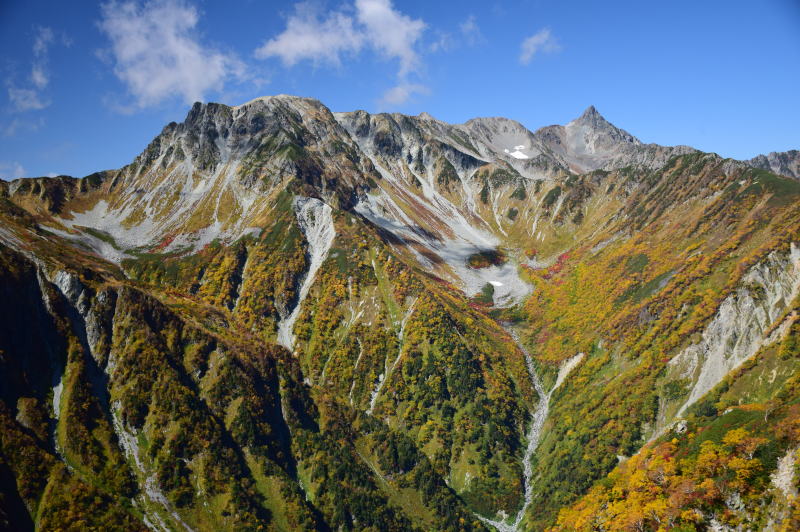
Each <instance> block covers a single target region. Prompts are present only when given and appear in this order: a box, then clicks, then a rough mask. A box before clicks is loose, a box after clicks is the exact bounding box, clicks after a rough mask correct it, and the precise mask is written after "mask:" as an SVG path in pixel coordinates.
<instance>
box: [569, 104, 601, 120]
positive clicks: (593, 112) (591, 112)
mask: <svg viewBox="0 0 800 532" xmlns="http://www.w3.org/2000/svg"><path fill="white" fill-rule="evenodd" d="M600 120H602V121H605V122H608V120H606V119H605V117H604V116H603V115H601V114H600V112H599V111H598V110H597V108H596V107H595V106H594V105H590V106H589V107H587V108H586V110H585V111H583V114H582V115H581V116H579V117H578V118H576V119H575V121H576V122H596V121H600Z"/></svg>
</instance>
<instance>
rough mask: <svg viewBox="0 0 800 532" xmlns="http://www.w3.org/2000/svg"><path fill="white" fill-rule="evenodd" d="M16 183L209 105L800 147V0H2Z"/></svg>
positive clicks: (9, 145)
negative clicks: (306, 106)
mask: <svg viewBox="0 0 800 532" xmlns="http://www.w3.org/2000/svg"><path fill="white" fill-rule="evenodd" d="M0 51H1V53H0V80H2V83H3V85H2V86H0V177H3V178H6V179H8V178H12V177H21V176H39V175H50V174H67V175H75V176H83V175H86V174H89V173H91V172H93V171H96V170H101V169H108V168H117V167H120V166H122V165H124V164H127V163H128V162H130V161H131V160H132V159H133V157H135V156H136V155H137V154H138V153H139V152H141V151H142V149H143V148H144V147H145V146H146V145H147V143H148V142H149V141H150V140H151V139H152V138H153V137H154V136H155V135H156V134H158V132H159V131H160V130H161V128H162V127H163V126H164V125H165V124H166V123H168V122H170V121H172V120H175V121H180V120H182V119H183V118H184V117H185V115H186V113H187V111H188V109H189V107H190V105H191V103H192V102H193V101H195V100H202V101H218V102H223V103H226V104H231V105H235V104H239V103H242V102H245V101H247V100H249V99H252V98H254V97H257V96H261V95H265V94H279V93H289V94H298V95H303V96H311V97H315V98H318V99H320V100H321V101H322V102H323V103H325V104H326V105H327V106H328V107H330V108H331V109H332V110H334V111H348V110H354V109H366V110H368V111H371V112H379V111H399V112H404V113H408V114H418V113H420V112H422V111H427V112H428V113H430V114H432V115H433V116H435V117H437V118H439V119H442V120H445V121H448V122H463V121H465V120H468V119H469V118H472V117H476V116H506V117H509V118H514V119H516V120H519V121H520V122H522V123H523V124H524V125H526V126H527V127H528V128H530V129H536V128H538V127H541V126H544V125H549V124H554V123H561V124H563V123H566V122H568V121H569V120H571V119H573V118H575V117H576V116H578V115H579V114H580V113H581V112H582V111H583V110H584V109H585V108H586V107H587V106H589V105H595V106H596V107H597V108H598V110H599V111H600V112H601V113H602V114H603V115H604V116H605V117H606V118H607V119H609V120H610V121H611V122H613V123H614V124H616V125H617V126H619V127H621V128H623V129H626V130H628V131H629V132H631V133H632V134H634V135H636V136H637V137H639V138H640V139H642V140H643V141H645V142H658V143H660V144H667V145H672V144H689V145H691V146H694V147H697V148H699V149H702V150H706V151H713V152H717V153H719V154H721V155H723V156H728V157H736V158H749V157H752V156H754V155H756V154H759V153H765V152H769V151H783V150H787V149H793V148H794V149H796V148H800V105H799V104H800V98H798V95H799V94H800V2H798V1H797V0H763V1H760V2H751V1H747V2H745V1H735V0H728V1H703V2H696V1H694V2H688V1H687V2H684V1H672V2H633V1H632V2H588V1H586V2H576V1H572V2H570V1H561V2H552V1H550V2H541V1H535V0H532V1H522V2H492V1H491V0H488V1H487V0H484V1H472V0H466V1H461V2H452V3H450V2H430V1H407V2H406V1H401V0H394V1H390V0H347V1H344V2H339V1H327V2H325V1H312V2H270V1H257V0H230V1H227V2H212V1H210V0H205V1H204V0H158V1H141V0H132V1H109V2H99V3H95V4H92V3H90V2H64V1H43V0H25V1H21V0H4V1H2V2H0Z"/></svg>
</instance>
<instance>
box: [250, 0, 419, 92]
mask: <svg viewBox="0 0 800 532" xmlns="http://www.w3.org/2000/svg"><path fill="white" fill-rule="evenodd" d="M425 27H426V25H425V22H423V21H422V20H420V19H412V18H411V17H409V16H407V15H404V14H403V13H401V12H400V11H398V10H396V9H395V8H394V7H393V5H392V2H391V0H355V3H354V4H353V5H352V6H347V9H346V10H340V11H332V12H329V13H327V14H326V15H324V16H322V15H321V14H320V13H319V12H318V10H316V9H315V7H314V6H313V5H312V4H310V3H307V2H302V3H299V4H297V5H296V6H295V12H294V14H292V15H291V16H290V17H289V20H288V21H287V23H286V29H285V30H284V31H283V32H282V33H281V34H279V35H278V36H276V37H274V38H272V39H270V40H268V41H267V42H265V43H264V44H263V45H262V46H261V47H259V48H258V49H256V51H255V54H256V57H259V58H262V59H263V58H267V57H277V58H279V59H280V60H281V61H282V62H283V63H284V64H285V65H287V66H291V65H294V64H296V63H298V62H300V61H303V60H309V61H311V62H313V63H315V64H317V63H329V64H332V65H335V66H338V65H339V64H341V58H342V56H343V55H345V54H354V53H358V52H360V51H362V50H363V49H370V50H373V51H375V52H377V53H379V54H381V55H382V56H384V57H385V58H386V59H389V60H397V61H398V63H399V67H398V76H399V77H400V78H405V76H407V75H408V74H409V73H411V72H414V71H416V70H417V69H418V68H419V66H420V59H419V55H418V53H417V51H416V47H417V44H418V41H419V40H420V38H421V37H422V33H423V31H424V30H425Z"/></svg>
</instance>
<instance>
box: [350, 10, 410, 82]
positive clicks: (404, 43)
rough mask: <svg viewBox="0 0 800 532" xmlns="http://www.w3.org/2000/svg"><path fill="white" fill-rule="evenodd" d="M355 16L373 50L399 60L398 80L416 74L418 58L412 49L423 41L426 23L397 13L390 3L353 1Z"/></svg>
mask: <svg viewBox="0 0 800 532" xmlns="http://www.w3.org/2000/svg"><path fill="white" fill-rule="evenodd" d="M356 13H357V16H358V20H359V22H361V24H363V25H364V27H365V29H366V35H367V38H368V39H369V41H370V43H371V44H372V46H374V47H375V48H376V49H377V50H380V51H381V52H382V53H383V54H384V55H385V56H387V57H389V58H392V59H394V58H397V59H399V60H400V72H399V75H400V76H401V77H402V76H405V75H406V74H408V73H409V72H411V71H413V70H416V68H417V67H418V65H419V56H418V55H417V52H416V51H415V50H414V46H415V45H416V43H417V41H418V40H419V39H420V37H422V32H423V31H424V30H425V22H423V21H422V20H419V19H417V20H415V19H412V18H410V17H408V16H406V15H403V14H402V13H400V12H399V11H396V10H395V9H393V8H392V2H391V1H390V0H356Z"/></svg>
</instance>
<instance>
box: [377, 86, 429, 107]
mask: <svg viewBox="0 0 800 532" xmlns="http://www.w3.org/2000/svg"><path fill="white" fill-rule="evenodd" d="M429 92H430V90H429V89H428V87H425V86H424V85H417V84H413V83H404V84H400V85H397V86H395V87H392V88H391V89H389V90H388V91H386V92H385V93H384V94H383V97H382V98H381V100H380V103H381V106H389V107H395V106H398V105H402V104H404V103H406V102H407V101H408V100H409V99H410V98H411V97H412V96H413V95H414V94H428V93H429Z"/></svg>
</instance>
